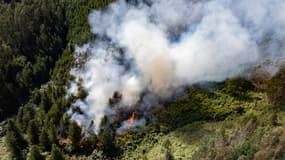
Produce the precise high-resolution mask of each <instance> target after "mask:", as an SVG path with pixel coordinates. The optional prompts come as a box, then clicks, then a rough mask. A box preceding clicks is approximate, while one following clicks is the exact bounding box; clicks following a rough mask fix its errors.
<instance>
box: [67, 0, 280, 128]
mask: <svg viewBox="0 0 285 160" xmlns="http://www.w3.org/2000/svg"><path fill="white" fill-rule="evenodd" d="M89 23H90V26H91V31H92V33H93V34H95V35H96V36H97V38H96V40H94V41H91V42H89V43H88V44H85V45H84V46H82V47H76V55H75V59H76V63H77V64H80V65H79V66H80V67H78V65H77V67H74V68H73V69H72V70H71V74H72V75H74V76H75V80H74V81H73V82H71V87H70V88H69V90H68V91H69V94H75V93H76V92H77V91H76V90H77V89H76V85H74V84H77V83H80V84H81V85H82V87H83V88H84V90H86V91H87V93H88V95H87V97H86V98H85V99H80V100H78V101H77V102H76V103H75V104H73V106H78V107H79V108H80V109H81V111H82V112H83V114H79V113H72V111H71V110H70V111H68V113H69V114H71V115H72V119H73V120H75V121H77V122H78V123H79V124H80V125H82V126H83V127H86V128H87V127H88V126H89V124H90V122H91V121H93V122H94V126H93V130H94V132H97V131H98V129H99V124H100V121H101V119H102V117H103V116H105V115H107V116H108V115H113V114H116V111H115V110H114V109H113V108H112V107H111V106H110V104H109V99H110V98H111V97H112V96H113V94H114V92H119V93H121V94H122V100H121V101H120V106H122V107H126V108H131V107H133V106H135V105H136V104H137V103H138V102H140V103H143V105H142V106H147V107H149V106H151V105H154V104H155V103H156V102H157V101H156V99H158V98H167V97H169V96H170V95H171V94H172V93H173V92H174V91H175V90H177V89H179V87H181V86H185V85H191V84H193V83H197V82H201V81H222V80H225V79H226V78H232V77H236V76H241V75H243V74H245V73H246V71H247V70H248V69H250V68H251V67H252V66H253V65H256V64H257V63H259V62H261V61H263V60H265V59H268V58H269V59H271V60H273V61H275V60H278V59H279V58H280V57H283V56H284V53H285V52H284V40H285V1H284V0H251V1H248V0H239V1H235V0H200V1H197V0H196V1H194V0H179V1H177V0H148V1H147V3H144V2H143V1H140V2H137V3H136V4H130V3H127V2H125V1H124V0H119V1H116V2H114V3H112V4H111V5H109V7H108V8H107V9H106V10H103V11H98V10H95V11H93V12H92V13H91V14H90V16H89ZM84 56H86V57H87V58H86V59H85V62H84V63H82V62H81V61H80V60H81V59H80V57H84ZM124 124H125V123H124ZM124 124H123V126H124ZM123 126H122V127H123ZM123 128H124V127H123ZM120 132H121V131H120Z"/></svg>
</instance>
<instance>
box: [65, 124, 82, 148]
mask: <svg viewBox="0 0 285 160" xmlns="http://www.w3.org/2000/svg"><path fill="white" fill-rule="evenodd" d="M68 137H69V139H70V140H71V143H72V148H71V150H72V151H73V152H76V151H78V150H79V141H80V140H81V128H80V127H79V126H78V125H77V123H75V122H72V123H71V124H70V125H69V130H68Z"/></svg>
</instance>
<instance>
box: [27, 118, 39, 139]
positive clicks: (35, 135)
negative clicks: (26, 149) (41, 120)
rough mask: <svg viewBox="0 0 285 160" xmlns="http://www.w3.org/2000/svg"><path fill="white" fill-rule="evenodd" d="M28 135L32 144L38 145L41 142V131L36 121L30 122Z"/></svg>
mask: <svg viewBox="0 0 285 160" xmlns="http://www.w3.org/2000/svg"><path fill="white" fill-rule="evenodd" d="M27 134H28V140H29V142H30V144H37V143H38V142H39V130H38V127H37V125H36V122H35V120H31V121H30V122H29V126H28V130H27Z"/></svg>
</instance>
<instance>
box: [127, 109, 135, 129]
mask: <svg viewBox="0 0 285 160" xmlns="http://www.w3.org/2000/svg"><path fill="white" fill-rule="evenodd" d="M135 118H136V113H135V112H132V115H131V116H130V118H129V124H128V129H130V128H131V127H132V125H133V124H134V122H135Z"/></svg>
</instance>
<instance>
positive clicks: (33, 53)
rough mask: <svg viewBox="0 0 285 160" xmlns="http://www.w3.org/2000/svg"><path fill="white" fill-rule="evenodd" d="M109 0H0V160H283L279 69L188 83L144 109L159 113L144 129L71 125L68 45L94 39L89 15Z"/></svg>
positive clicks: (284, 90)
mask: <svg viewBox="0 0 285 160" xmlns="http://www.w3.org/2000/svg"><path fill="white" fill-rule="evenodd" d="M111 2H114V0H0V42H1V45H0V137H1V141H0V159H1V160H2V159H3V160H6V159H16V160H22V159H29V160H41V159H42V160H43V159H50V160H65V159H71V160H73V159H74V160H77V159H82V160H83V159H87V160H89V159H90V160H91V159H102V160H104V159H106V160H111V159H163V160H172V159H205V160H206V159H238V160H250V159H257V160H261V159H276V160H277V159H278V160H282V159H285V119H284V115H285V110H284V109H285V67H284V65H280V66H279V68H278V72H277V73H276V74H275V75H273V76H270V74H269V73H267V72H266V71H265V70H264V68H263V64H260V65H259V66H255V67H254V68H253V69H252V70H251V71H250V76H249V77H248V78H244V77H236V78H227V79H226V80H224V81H222V82H212V83H211V84H209V87H204V86H203V85H200V84H193V85H192V86H189V87H187V89H186V90H187V91H186V93H187V95H186V96H184V97H183V98H182V99H178V100H175V101H170V102H168V101H167V102H165V103H164V104H163V107H160V108H159V107H158V108H154V109H153V110H151V111H149V112H150V115H151V116H154V117H156V118H155V120H154V121H147V122H146V128H147V129H145V130H142V131H132V130H129V131H127V132H126V133H125V134H123V135H117V134H116V126H117V125H119V122H116V123H114V124H108V122H109V121H110V119H108V117H107V116H105V117H103V119H102V121H101V124H100V129H99V131H98V133H97V134H95V133H94V132H92V131H91V130H83V129H82V128H81V126H80V125H79V124H78V123H76V122H74V121H71V120H70V119H71V117H70V115H68V114H66V112H67V110H68V109H69V108H70V106H71V105H72V104H73V103H75V102H76V100H77V99H80V98H84V97H86V94H87V93H86V92H85V91H84V89H81V90H80V93H79V94H78V95H72V96H69V97H67V96H66V94H67V86H68V85H69V82H70V81H72V80H73V79H74V77H73V76H72V75H71V74H70V69H71V68H72V67H73V66H74V64H75V59H74V52H75V46H77V45H82V44H84V43H86V42H88V41H89V40H94V39H96V35H94V34H91V31H90V26H89V23H88V15H89V14H90V12H91V11H92V10H94V9H97V10H104V9H106V8H107V6H108V4H110V3H111ZM127 3H136V1H132V0H130V1H128V2H127ZM268 63H270V62H268ZM118 97H119V98H120V95H119V94H118V93H117V94H116V93H115V94H114V96H113V97H112V98H110V105H115V103H116V98H118ZM76 109H78V108H74V110H76ZM75 112H80V109H78V111H75ZM131 115H132V113H131V111H127V112H126V113H122V114H121V115H120V116H119V120H121V119H124V118H125V117H129V116H131ZM142 115H143V111H141V110H136V116H138V117H140V116H142ZM6 151H7V152H6Z"/></svg>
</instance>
